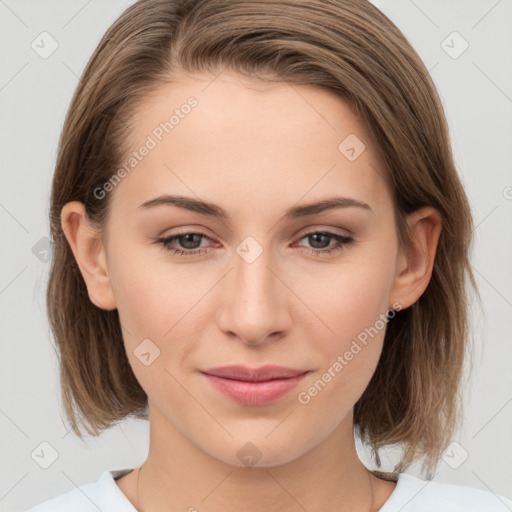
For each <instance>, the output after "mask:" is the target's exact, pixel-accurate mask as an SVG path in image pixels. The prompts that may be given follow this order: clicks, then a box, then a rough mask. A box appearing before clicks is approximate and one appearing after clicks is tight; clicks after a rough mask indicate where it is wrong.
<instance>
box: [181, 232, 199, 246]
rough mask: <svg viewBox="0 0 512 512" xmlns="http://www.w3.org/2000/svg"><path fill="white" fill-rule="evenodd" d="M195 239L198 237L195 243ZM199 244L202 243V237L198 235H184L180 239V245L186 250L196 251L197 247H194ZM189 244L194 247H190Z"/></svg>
mask: <svg viewBox="0 0 512 512" xmlns="http://www.w3.org/2000/svg"><path fill="white" fill-rule="evenodd" d="M193 237H197V239H196V241H195V242H194V241H193ZM183 240H185V243H182V242H183ZM197 242H199V243H200V242H201V235H198V234H196V233H189V234H187V235H182V236H181V237H180V243H181V245H182V246H183V247H184V248H185V249H196V248H197V247H196V246H195V245H194V244H196V243H197ZM189 243H191V244H192V246H190V245H188V244H189Z"/></svg>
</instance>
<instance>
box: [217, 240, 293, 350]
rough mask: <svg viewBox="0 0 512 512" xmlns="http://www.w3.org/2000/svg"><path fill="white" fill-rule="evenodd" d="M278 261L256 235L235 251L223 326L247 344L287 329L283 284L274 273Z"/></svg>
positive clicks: (227, 284) (227, 289)
mask: <svg viewBox="0 0 512 512" xmlns="http://www.w3.org/2000/svg"><path fill="white" fill-rule="evenodd" d="M274 261H275V259H274V258H273V255H272V253H271V250H270V249H269V248H268V247H265V248H264V247H263V244H261V243H260V242H258V241H257V240H256V239H255V238H253V237H247V238H246V239H244V240H243V241H242V242H241V243H240V244H239V245H238V246H237V247H236V252H235V253H234V254H233V267H234V268H233V270H232V272H230V273H229V274H228V280H227V283H226V287H225V288H224V289H225V291H226V295H225V301H224V310H223V311H222V315H221V318H222V321H221V327H222V329H223V330H225V331H231V332H234V333H235V334H237V335H238V336H239V337H241V338H242V339H243V340H244V341H245V342H246V343H251V344H255V343H259V342H262V341H264V340H265V339H266V338H267V337H268V336H269V335H270V334H272V333H273V332H276V331H281V330H283V328H284V324H283V323H282V322H281V321H280V319H281V320H282V319H283V318H284V316H283V313H284V304H283V303H282V301H283V297H284V296H283V290H281V289H280V287H282V286H283V285H282V283H281V282H280V280H279V279H277V278H276V277H275V275H274V272H275V269H273V267H274V266H275V265H274V264H273V262H274ZM269 267H270V268H269ZM270 269H272V270H273V271H271V270H270Z"/></svg>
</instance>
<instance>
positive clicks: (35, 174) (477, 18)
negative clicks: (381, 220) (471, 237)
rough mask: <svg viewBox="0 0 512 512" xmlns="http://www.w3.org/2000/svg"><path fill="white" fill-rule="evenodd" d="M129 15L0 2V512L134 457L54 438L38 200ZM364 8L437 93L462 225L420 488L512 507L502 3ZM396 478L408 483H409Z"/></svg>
mask: <svg viewBox="0 0 512 512" xmlns="http://www.w3.org/2000/svg"><path fill="white" fill-rule="evenodd" d="M131 3H132V1H128V2H126V1H125V2H122V1H120V0H116V1H109V2H108V3H107V2H100V1H98V0H89V1H83V0H80V1H76V0H73V1H69V0H68V1H66V2H64V1H56V0H54V1H14V0H5V1H4V0H0V24H1V29H0V38H1V48H2V52H1V57H0V58H1V63H0V109H1V110H0V111H1V113H2V115H1V117H0V130H1V132H0V145H1V149H0V151H1V163H2V175H1V177H2V186H1V187H0V223H1V229H2V231H1V233H2V251H1V258H2V259H1V263H0V304H1V306H0V315H1V325H2V330H1V334H2V342H1V345H0V350H1V353H0V365H1V371H0V378H1V387H0V393H1V395H0V428H1V432H2V435H1V437H0V453H1V454H2V456H1V461H2V464H1V467H0V509H1V510H2V511H7V510H9V511H11V510H13V511H14V510H23V509H26V508H28V507H29V506H32V505H33V504H35V503H38V502H40V501H42V500H43V499H47V498H49V497H51V496H54V495H57V494H60V493H63V492H65V491H68V490H71V489H73V488H74V487H75V486H80V485H83V484H84V483H87V482H92V481H96V479H97V478H98V476H99V475H100V473H101V472H102V471H104V470H105V469H107V468H108V469H117V468H124V467H133V466H135V465H137V464H139V463H140V462H141V461H142V460H143V459H144V458H145V456H146V454H147V450H148V446H149V445H148V425H147V424H146V423H145V422H142V421H134V420H130V421H125V422H123V423H121V424H119V425H118V426H116V427H114V428H112V429H110V430H109V431H106V432H104V433H103V434H102V435H101V436H100V437H98V438H92V437H89V438H86V439H85V441H80V440H78V439H76V438H75V436H74V435H73V434H71V433H69V429H68V427H67V425H66V424H65V422H64V420H63V419H62V418H63V411H62V408H61V405H60V394H59V388H58V369H57V359H56V356H55V353H54V351H53V349H52V346H51V343H50V337H49V330H48V324H47V320H46V315H45V300H44V292H45V286H46V282H47V277H48V268H49V264H48V262H47V261H45V259H47V257H48V255H47V254H46V256H45V243H46V242H45V237H47V236H48V224H47V220H46V217H47V208H48V204H49V190H50V184H51V178H52V173H53V166H54V164H55V158H56V150H57V141H58V137H59V134H60V130H61V128H62V123H63V121H64V116H65V112H66V110H67V108H68V105H69V102H70V100H71V96H72V93H73V91H74V89H75V86H76V84H77V80H78V76H79V75H80V74H81V72H82V70H83V68H84V66H85V64H86V62H87V60H88V58H89V56H90V55H91V53H92V52H93V50H94V48H95V47H96V45H97V43H98V42H99V40H100V38H101V36H102V34H103V33H104V32H105V30H106V29H107V28H108V26H109V25H110V24H111V23H112V22H113V21H114V19H115V18H117V17H118V15H119V14H120V13H121V12H122V11H123V10H124V8H125V7H126V6H128V5H129V4H131ZM374 3H375V4H376V5H378V6H379V7H380V8H381V9H382V10H383V11H384V12H385V13H386V14H387V15H388V16H389V17H390V18H391V19H392V20H393V21H394V22H395V23H396V24H397V25H398V26H399V27H400V28H401V30H402V31H403V32H404V34H405V35H406V36H407V37H408V39H409V40H410V42H411V43H412V45H413V46H414V47H415V48H416V50H417V51H418V53H419V54H420V56H421V57H422V58H423V60H424V62H425V64H426V66H427V68H428V69H429V71H430V73H431V75H432V77H433V79H434V81H435V83H436V85H437V87H438V89H439V92H440V95H441V98H442V101H443V104H444V106H445V109H446V114H447V117H448V122H449V125H450V131H451V137H452V144H453V150H454V156H455V159H456V163H457V167H458V169H459V172H460V174H461V177H462V180H463V182H464V185H465V187H466V191H467V194H468V196H469V198H470V201H471V204H472V208H473V212H474V217H475V225H476V228H475V237H476V239H475V250H474V253H473V255H472V265H473V269H474V271H475V274H476V277H477V280H478V284H479V287H480V291H481V295H482V299H483V304H484V310H483V311H481V310H480V309H479V308H478V307H477V306H476V304H475V303H474V313H473V315H472V318H471V321H472V336H473V338H474V366H473V371H472V373H471V375H469V377H470V380H469V382H468V383H467V384H466V385H465V387H464V391H465V395H464V396H465V404H466V416H465V418H464V423H463V427H462V429H460V431H459V432H458V433H457V435H456V436H455V437H454V439H453V441H454V443H456V444H454V445H453V446H451V448H450V452H449V453H447V454H446V456H445V457H444V458H443V460H441V462H440V464H439V468H438V472H437V473H436V476H435V480H436V481H440V482H448V483H455V484H461V485H469V486H472V487H477V488H481V489H485V490H490V491H493V492H496V493H500V494H504V495H506V496H509V497H512V471H511V468H510V461H511V460H512V440H511V438H512V372H511V370H510V362H511V361H512V342H511V337H510V319H511V317H512V265H511V262H512V236H511V225H512V223H511V221H512V172H511V162H512V57H511V54H512V31H511V30H510V27H511V22H512V0H499V1H496V0H485V1H484V0H480V1H476V0H473V1H467V0H466V1H464V0H458V1H455V0H451V1H447V0H435V1H434V0H429V1H426V0H423V1H421V0H415V1H414V2H413V1H412V0H375V2H374ZM43 31H47V32H49V33H50V34H51V36H52V37H53V38H54V39H55V40H56V41H57V42H58V48H57V50H56V51H55V52H54V53H53V54H52V55H51V56H49V57H48V58H46V59H43V58H41V57H40V55H39V54H38V53H36V52H35V51H34V50H33V49H32V47H31V44H32V42H33V41H34V40H35V41H36V43H37V41H39V40H40V39H38V36H39V35H40V34H41V32H43ZM453 31H457V32H458V33H459V34H460V35H461V36H462V38H464V40H466V41H467V42H468V44H469V47H468V49H467V50H466V51H465V52H464V53H462V54H461V55H460V56H458V57H457V58H453V54H454V52H458V51H459V50H460V49H462V46H461V45H462V44H463V41H462V40H461V39H460V38H459V39H457V37H458V36H455V39H454V38H453V37H454V36H453V35H452V36H450V37H449V38H448V39H447V36H449V35H450V34H452V32H453ZM443 41H445V43H443ZM452 41H453V42H452ZM443 45H444V46H443ZM447 46H448V47H450V46H451V47H452V48H451V49H448V48H447ZM45 47H46V48H47V49H48V48H49V46H48V45H46V46H45ZM445 50H448V51H451V52H452V56H450V55H449V54H448V53H447V51H445ZM42 442H47V443H49V444H50V445H51V446H52V447H53V449H54V450H55V451H56V453H57V455H58V456H57V458H56V460H55V461H54V462H53V463H52V464H51V465H50V466H49V467H48V468H47V469H43V468H42V467H41V464H44V463H45V462H46V463H49V459H47V460H46V461H45V460H42V459H44V457H43V458H41V457H40V458H39V459H38V458H37V457H36V456H35V455H34V451H35V452H36V453H41V446H40V444H41V443H42ZM43 447H44V445H43ZM359 448H360V454H361V457H362V459H363V460H364V461H366V463H367V464H368V465H369V466H371V462H370V460H369V459H368V453H367V452H366V450H365V449H364V448H363V447H359ZM44 453H45V457H48V454H49V453H50V449H45V450H44ZM392 454H393V452H392V451H391V450H390V451H389V456H391V455H392ZM466 457H467V458H466ZM464 459H465V460H464ZM36 461H37V462H36ZM384 461H385V462H389V459H387V458H386V457H385V458H384ZM384 469H391V466H390V465H389V463H388V465H387V466H385V467H384ZM408 472H410V473H412V474H419V473H418V471H417V467H413V468H411V469H410V470H409V471H408Z"/></svg>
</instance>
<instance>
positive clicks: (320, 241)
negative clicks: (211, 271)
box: [154, 231, 354, 257]
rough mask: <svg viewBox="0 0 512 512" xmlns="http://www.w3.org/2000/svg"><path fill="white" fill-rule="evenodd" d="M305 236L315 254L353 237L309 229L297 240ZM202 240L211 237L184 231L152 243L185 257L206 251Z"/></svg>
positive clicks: (327, 251)
mask: <svg viewBox="0 0 512 512" xmlns="http://www.w3.org/2000/svg"><path fill="white" fill-rule="evenodd" d="M305 238H307V239H308V240H309V242H310V243H311V242H312V245H313V247H312V248H311V250H310V253H311V254H313V255H317V256H319V255H322V256H323V255H327V254H330V253H332V252H336V251H340V250H341V249H343V248H344V247H346V246H347V245H350V244H351V243H353V242H354V239H353V238H352V237H350V236H344V235H340V234H338V233H331V232H330V231H310V232H309V233H306V234H305V235H303V236H302V237H301V238H300V239H299V240H303V239H305ZM203 240H211V239H210V237H208V236H207V235H205V234H204V233H198V232H184V233H179V234H176V235H172V236H168V237H162V238H157V239H156V240H155V241H154V243H157V244H160V245H162V246H163V247H164V248H165V249H166V250H168V251H173V254H178V255H180V256H183V257H187V256H193V255H195V254H200V253H205V252H208V249H201V242H202V241H203ZM333 240H334V241H335V243H334V244H332V245H331V243H330V242H332V241H333ZM326 243H327V245H326ZM175 244H176V245H178V248H176V246H175ZM180 246H181V248H180ZM322 246H325V247H322ZM319 247H320V248H319Z"/></svg>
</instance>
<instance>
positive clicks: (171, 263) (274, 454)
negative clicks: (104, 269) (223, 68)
mask: <svg viewBox="0 0 512 512" xmlns="http://www.w3.org/2000/svg"><path fill="white" fill-rule="evenodd" d="M206 86H207V87H206ZM191 96H193V97H194V98H196V100H197V105H196V106H195V107H193V108H191V109H186V111H187V112H189V113H188V114H186V115H185V114H184V113H183V112H184V111H185V109H183V110H180V112H181V115H180V116H179V117H180V120H179V122H178V123H177V124H176V125H175V126H174V128H173V129H172V130H169V133H165V132H163V133H161V130H160V131H158V129H157V127H158V126H160V123H161V122H163V121H165V120H168V119H169V117H170V115H171V113H172V112H173V111H174V110H175V109H177V108H180V106H182V105H184V104H186V103H187V98H189V97H191ZM132 134H133V140H132V145H133V148H134V150H136V149H137V148H140V147H141V146H142V145H143V144H145V143H146V142H147V141H148V136H150V137H151V139H152V140H153V141H155V142H156V146H155V147H154V148H152V149H151V150H150V151H149V152H148V154H147V156H145V157H143V158H141V159H140V161H138V163H137V165H136V166H135V167H134V168H133V170H132V171H131V172H130V173H129V174H128V175H127V176H126V177H124V178H123V179H122V181H121V183H119V184H117V185H116V186H115V187H114V189H113V190H112V191H111V192H110V193H111V194H112V196H111V198H110V199H111V205H110V207H111V216H110V218H109V221H108V226H107V238H106V240H107V241H106V254H107V261H108V272H109V279H110V283H111V286H112V293H113V295H114V297H115V301H116V305H117V309H118V312H119V316H120V320H121V324H122V326H123V334H124V343H125V346H126V352H127V355H128V358H129V361H130V364H131V366H132V368H133V371H134V373H135V375H136V377H137V379H138V381H139V382H140V384H141V386H142V387H143V389H144V390H145V392H146V393H147V395H148V397H149V407H150V415H152V416H153V418H155V419H154V421H158V422H159V423H160V427H161V428H162V429H164V428H167V429H168V430H169V429H172V430H175V431H177V432H179V433H181V435H182V436H184V437H185V438H186V439H188V441H190V442H191V443H192V444H193V445H195V446H196V447H198V448H199V449H201V450H202V451H203V452H205V453H208V454H210V455H211V456H212V457H214V458H216V459H218V460H222V461H224V462H226V463H230V464H235V465H238V466H242V465H243V461H242V459H241V457H240V453H239V452H240V450H241V449H242V448H243V447H246V446H247V445H246V443H248V442H251V443H252V444H253V445H254V446H256V447H257V450H258V451H259V453H260V454H261V457H262V458H261V460H260V462H259V464H260V465H262V464H263V465H269V466H272V465H277V464H282V463H286V462H288V461H291V460H293V459H295V458H297V457H299V456H300V455H302V454H304V453H306V452H307V451H309V450H311V449H312V448H313V447H314V446H316V445H318V444H319V443H321V442H323V441H324V440H325V439H327V438H328V437H329V436H330V435H331V434H332V433H333V432H334V431H335V430H336V429H339V428H341V427H342V425H345V428H348V427H350V428H351V425H352V423H351V421H352V418H351V411H352V408H353V406H354V404H355V403H356V401H357V400H358V399H359V398H360V396H361V395H362V393H363V391H364V390H365V388H366V387H367V385H368V382H369V381H370V379H371V377H372V375H373V373H374V370H375V368H376V366H377V362H378V359H379V356H380V353H381V350H382V343H383V339H384V334H385V327H383V324H385V323H384V322H383V320H382V318H383V315H384V314H385V312H386V311H387V309H388V308H389V307H390V306H391V305H392V304H393V298H392V291H393V283H394V279H395V275H396V267H397V256H398V241H397V234H396V231H395V219H394V210H393V202H392V199H391V196H390V193H389V190H388V188H387V186H386V183H385V181H384V180H383V178H382V173H381V172H380V171H379V168H380V164H379V159H378V154H377V152H376V150H375V144H374V141H373V140H372V138H371V136H370V134H369V133H368V131H367V130H366V129H365V126H364V125H363V123H361V122H360V119H358V118H357V117H356V115H355V113H354V111H353V110H352V109H351V108H350V107H349V106H348V105H347V104H345V103H344V102H343V101H342V100H341V99H340V98H338V97H337V96H335V95H334V94H333V93H331V92H328V91H326V90H323V89H320V88H316V87H312V86H307V85H293V86H291V85H288V84H285V83H278V84H273V85H271V86H269V87H266V88H265V87H260V86H258V87H257V88H255V87H254V85H253V84H251V86H250V87H249V86H248V84H247V83H245V82H244V81H241V80H240V79H239V77H237V76H236V75H230V74H228V73H226V72H225V73H223V74H222V75H221V76H220V77H218V78H217V79H215V80H214V81H212V77H211V76H204V75H203V76H197V75H196V76H195V77H193V76H187V77H184V76H183V77H182V78H180V81H177V82H174V83H170V84H166V85H164V86H162V87H161V88H160V89H159V90H158V91H157V93H156V94H154V95H153V96H151V97H150V98H148V99H147V101H146V102H145V104H144V105H143V107H142V108H141V109H140V110H139V111H138V112H137V114H136V122H134V123H133V132H132ZM156 134H160V138H161V140H158V138H159V137H157V135H156ZM350 134H352V135H351V137H353V136H355V137H357V139H354V138H352V139H349V141H350V140H352V143H353V141H354V140H355V141H357V140H359V141H360V142H358V143H357V144H359V145H358V146H356V149H355V152H354V154H355V155H356V156H357V153H358V152H359V151H360V150H361V148H362V147H363V146H361V145H360V143H361V142H362V143H363V144H364V150H363V151H362V152H361V153H360V154H359V155H358V156H357V158H355V159H354V158H353V157H354V154H353V153H352V152H350V151H346V148H345V146H343V145H342V150H340V149H339V146H340V143H342V141H344V140H345V139H346V138H347V137H348V136H349V135H350ZM349 146H350V144H349ZM343 148H345V149H343ZM347 156H349V157H350V158H348V157H347ZM164 194H168V195H179V196H185V197H187V198H191V199H194V200H202V201H206V202H208V203H212V204H215V205H217V206H218V207H220V208H222V210H223V211H224V212H225V214H226V217H225V218H219V217H216V216H212V215H206V214H202V213H198V212H193V211H189V210H187V209H183V208H179V207H177V206H176V205H169V204H160V205H158V206H152V207H143V206H141V205H143V204H144V203H147V202H148V201H150V200H152V199H154V198H157V197H160V196H162V195H164ZM332 197H345V198H350V199H352V200H354V201H358V202H360V203H364V204H366V205H367V207H361V206H354V205H353V206H348V207H343V208H330V209H327V210H323V211H318V212H316V213H310V214H309V215H306V216H295V217H293V216H290V217H287V216H286V215H285V212H287V211H288V210H289V209H291V208H295V207H301V206H304V205H306V204H311V203H317V202H320V201H322V200H325V199H328V198H332ZM318 232H321V233H323V232H329V233H332V235H331V237H330V238H329V237H322V236H321V235H319V234H318V235H316V236H307V235H308V234H311V233H318ZM178 233H180V234H183V233H198V234H200V235H203V238H201V236H196V237H193V236H191V237H188V238H187V237H182V238H181V239H179V238H177V239H174V240H173V241H172V242H170V243H169V244H168V245H169V246H171V247H172V248H173V249H179V250H181V251H185V252H186V251H189V252H192V251H193V250H197V249H200V250H201V251H203V252H201V253H198V254H192V255H181V254H179V253H177V254H175V253H174V251H173V250H168V249H166V247H165V246H164V245H163V244H162V243H158V242H157V240H158V239H160V238H165V237H170V236H173V235H177V234H178ZM336 236H340V237H347V238H348V239H349V240H351V241H349V242H341V243H340V244H337V242H336ZM340 240H346V238H341V239H340ZM338 245H339V247H340V248H339V250H335V247H336V246H338ZM329 249H330V250H331V251H330V252H328V250H329ZM314 250H317V251H320V252H319V253H318V254H317V253H315V252H314ZM362 333H366V343H363V341H362V340H363V339H364V338H365V336H364V334H362ZM368 333H372V334H371V335H370V334H368ZM143 340H146V341H143ZM147 340H150V341H147ZM354 342H356V344H357V346H358V347H359V350H357V348H355V346H354ZM141 343H143V344H142V345H141ZM141 352H146V353H149V354H150V355H149V356H148V355H145V356H141ZM348 352H351V353H352V357H348V354H347V353H348ZM157 354H158V357H156V358H155V356H156V355H157ZM340 357H341V359H340ZM143 360H144V361H145V362H146V363H150V364H144V363H143V362H142V361H143ZM341 361H343V362H341ZM336 362H338V365H337V364H336ZM233 364H240V365H245V366H248V367H250V368H257V367H260V366H262V365H269V364H271V365H280V366H286V367H291V368H294V369H300V370H301V371H307V372H308V373H307V374H306V375H305V376H304V377H303V378H302V379H301V380H300V382H299V383H298V384H297V386H296V387H295V388H294V389H292V390H291V391H289V392H288V393H286V394H284V395H282V396H280V397H279V398H277V399H275V400H273V401H271V402H269V403H265V404H259V405H254V404H244V403H240V402H239V401H237V400H234V399H233V398H232V397H230V396H227V395H225V394H223V393H221V392H220V391H219V390H218V389H217V388H216V387H214V386H213V385H212V383H211V381H210V380H209V379H208V378H207V377H206V376H205V375H204V374H203V373H202V372H201V371H202V370H205V369H208V368H212V367H218V366H225V365H233ZM340 365H341V369H340ZM326 373H329V374H330V376H331V378H330V379H329V378H328V377H325V374H326ZM319 380H321V381H322V382H323V384H319V383H318V381H319ZM315 383H317V392H316V393H315V392H314V391H311V388H312V387H313V386H314V385H315ZM292 413H293V414H292ZM153 418H152V420H153ZM153 427H155V428H158V426H155V425H153Z"/></svg>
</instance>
